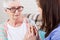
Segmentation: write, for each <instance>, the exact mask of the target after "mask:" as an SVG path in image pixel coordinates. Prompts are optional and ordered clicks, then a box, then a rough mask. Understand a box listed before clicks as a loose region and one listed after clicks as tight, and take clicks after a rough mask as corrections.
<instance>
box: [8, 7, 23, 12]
mask: <svg viewBox="0 0 60 40" xmlns="http://www.w3.org/2000/svg"><path fill="white" fill-rule="evenodd" d="M23 8H24V7H23V6H19V7H17V8H16V7H12V8H7V9H9V10H10V11H11V12H12V13H15V12H16V10H17V11H18V12H20V11H22V9H23Z"/></svg>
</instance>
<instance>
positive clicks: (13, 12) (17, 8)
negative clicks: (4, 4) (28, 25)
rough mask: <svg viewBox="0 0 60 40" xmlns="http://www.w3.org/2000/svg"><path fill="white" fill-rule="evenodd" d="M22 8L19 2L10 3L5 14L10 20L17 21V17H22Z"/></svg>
mask: <svg viewBox="0 0 60 40" xmlns="http://www.w3.org/2000/svg"><path fill="white" fill-rule="evenodd" d="M22 10H23V6H21V4H20V3H19V2H15V1H14V2H10V3H9V4H8V8H7V11H6V13H7V14H8V15H9V17H10V18H12V19H17V18H18V19H19V17H20V16H21V15H22Z"/></svg>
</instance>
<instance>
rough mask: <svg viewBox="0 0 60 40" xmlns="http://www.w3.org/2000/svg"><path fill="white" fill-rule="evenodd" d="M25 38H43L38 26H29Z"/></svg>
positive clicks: (28, 39) (36, 39)
mask: <svg viewBox="0 0 60 40" xmlns="http://www.w3.org/2000/svg"><path fill="white" fill-rule="evenodd" d="M24 40H41V39H40V38H39V35H38V31H37V29H36V27H32V26H31V27H28V31H27V33H26V35H25V38H24Z"/></svg>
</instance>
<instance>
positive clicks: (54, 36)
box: [46, 25, 60, 40]
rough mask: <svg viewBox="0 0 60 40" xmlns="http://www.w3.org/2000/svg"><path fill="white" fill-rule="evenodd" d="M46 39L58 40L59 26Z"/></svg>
mask: <svg viewBox="0 0 60 40" xmlns="http://www.w3.org/2000/svg"><path fill="white" fill-rule="evenodd" d="M46 39H50V40H59V39H60V25H58V27H57V28H55V29H54V30H53V31H52V32H51V33H50V34H49V35H48V37H47V38H46Z"/></svg>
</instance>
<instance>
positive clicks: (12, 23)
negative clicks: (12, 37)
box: [8, 18, 24, 27]
mask: <svg viewBox="0 0 60 40" xmlns="http://www.w3.org/2000/svg"><path fill="white" fill-rule="evenodd" d="M23 21H24V18H22V19H17V20H11V19H10V20H9V21H8V23H9V24H10V25H12V26H13V27H17V26H21V24H22V23H23Z"/></svg>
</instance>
